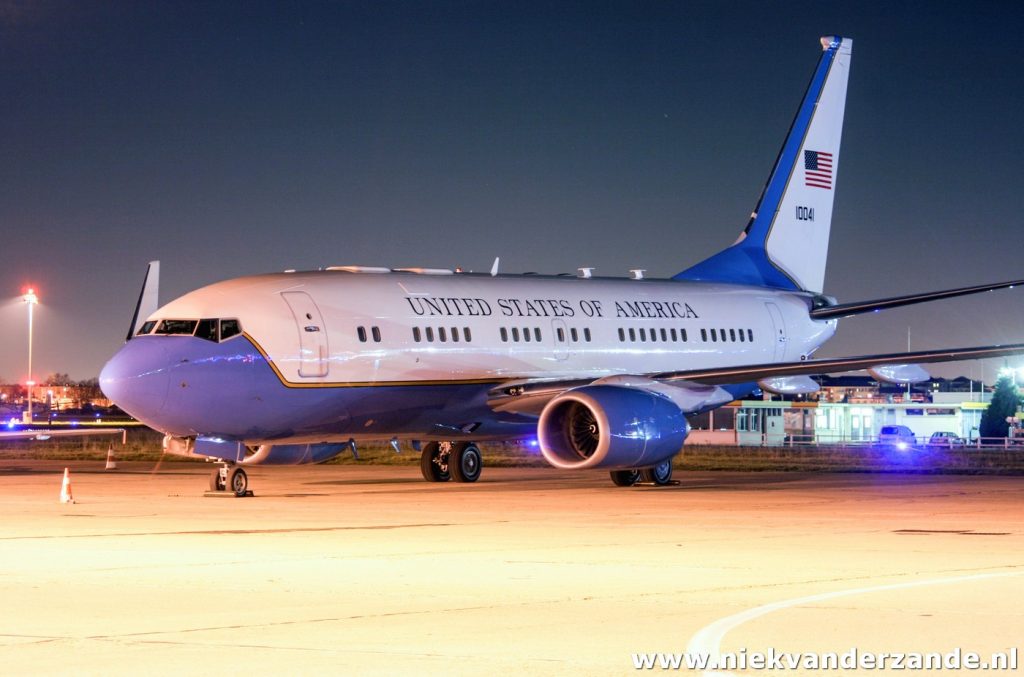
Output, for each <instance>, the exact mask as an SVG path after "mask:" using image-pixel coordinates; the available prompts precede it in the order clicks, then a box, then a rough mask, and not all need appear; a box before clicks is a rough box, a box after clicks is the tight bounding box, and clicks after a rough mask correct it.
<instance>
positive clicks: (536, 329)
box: [533, 327, 540, 343]
mask: <svg viewBox="0 0 1024 677" xmlns="http://www.w3.org/2000/svg"><path fill="white" fill-rule="evenodd" d="M533 338H535V339H537V343H540V327H534V328H533Z"/></svg>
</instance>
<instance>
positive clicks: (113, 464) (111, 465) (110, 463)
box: [104, 444, 117, 470]
mask: <svg viewBox="0 0 1024 677" xmlns="http://www.w3.org/2000/svg"><path fill="white" fill-rule="evenodd" d="M104 470H117V461H116V460H114V445H113V444H111V445H108V446H107V466H106V467H105V468H104Z"/></svg>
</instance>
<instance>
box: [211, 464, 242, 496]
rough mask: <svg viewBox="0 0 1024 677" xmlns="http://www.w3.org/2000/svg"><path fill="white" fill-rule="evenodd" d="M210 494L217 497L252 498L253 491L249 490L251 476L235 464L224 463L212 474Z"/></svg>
mask: <svg viewBox="0 0 1024 677" xmlns="http://www.w3.org/2000/svg"><path fill="white" fill-rule="evenodd" d="M210 492H213V494H214V495H217V496H227V495H234V496H237V497H238V498H242V497H244V496H252V491H250V490H249V476H248V475H247V474H246V473H245V471H244V470H242V469H241V468H239V467H238V466H236V465H235V464H234V463H226V462H222V463H221V464H220V465H219V466H218V467H217V468H214V469H213V472H211V473H210ZM208 495H209V494H208Z"/></svg>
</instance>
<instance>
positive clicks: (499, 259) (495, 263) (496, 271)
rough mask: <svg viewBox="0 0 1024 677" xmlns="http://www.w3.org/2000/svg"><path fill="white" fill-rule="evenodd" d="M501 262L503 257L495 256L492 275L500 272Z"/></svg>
mask: <svg viewBox="0 0 1024 677" xmlns="http://www.w3.org/2000/svg"><path fill="white" fill-rule="evenodd" d="M499 263H501V257H500V256H495V257H494V265H492V266H491V277H494V276H495V275H497V274H498V264H499Z"/></svg>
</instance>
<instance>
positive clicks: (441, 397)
mask: <svg viewBox="0 0 1024 677" xmlns="http://www.w3.org/2000/svg"><path fill="white" fill-rule="evenodd" d="M356 270H358V269H353V268H349V269H335V270H330V269H329V270H323V271H313V272H295V273H279V274H269V275H260V276H252V277H243V278H237V279H234V280H228V281H225V282H220V283H216V284H213V285H210V286H207V287H204V288H202V289H199V290H196V291H194V292H191V293H189V294H186V295H185V296H182V297H181V298H179V299H177V300H175V301H172V302H171V303H169V304H167V305H166V306H164V307H163V308H161V309H159V310H158V311H157V312H156V313H155V314H154V315H152V316H151V317H150V318H149V319H150V321H152V322H154V323H155V324H152V325H151V324H147V325H146V327H148V331H147V329H146V327H144V329H143V330H142V332H141V333H142V334H143V335H139V336H136V337H135V338H133V339H132V340H131V341H129V343H128V344H127V345H126V346H125V348H124V349H123V350H122V357H123V359H122V360H120V361H119V364H120V365H122V368H123V369H125V373H126V374H132V376H131V378H130V379H127V380H126V381H125V383H124V384H123V387H125V388H130V389H131V390H132V392H131V393H130V394H129V396H128V397H121V398H119V399H121V400H122V401H124V402H125V403H126V407H127V409H128V411H129V413H131V414H132V415H134V416H136V417H137V418H139V419H140V420H142V421H144V422H146V423H148V424H149V425H151V426H153V427H154V428H157V429H159V430H161V431H163V432H165V433H168V434H169V435H172V436H175V437H193V436H215V437H221V438H224V439H230V440H238V441H244V442H245V443H246V444H261V443H268V442H277V443H281V442H285V441H287V442H320V441H337V440H347V439H349V438H355V439H366V438H371V439H380V438H385V439H386V438H388V437H392V436H395V437H399V438H428V439H430V438H436V437H438V436H447V437H452V438H459V437H472V438H473V439H498V438H518V437H523V436H527V435H532V434H534V433H535V428H536V419H535V418H533V417H529V416H522V415H518V414H500V413H496V412H494V411H493V410H492V409H491V408H490V407H489V406H488V405H487V397H486V395H487V391H488V390H489V389H490V388H492V387H494V386H495V385H498V384H502V383H507V382H514V381H517V380H520V379H521V380H528V379H538V378H552V379H554V378H562V379H564V378H584V379H597V378H601V377H604V376H612V375H617V374H649V373H657V372H660V371H669V370H682V369H696V368H710V367H717V366H727V365H745V364H759V363H768V362H782V361H786V360H790V361H791V360H799V359H801V358H802V357H803V356H807V355H809V354H810V353H812V352H813V351H814V350H815V349H816V348H817V347H818V346H820V345H821V344H822V343H823V342H825V341H826V340H827V339H828V338H830V337H831V336H832V334H833V333H834V331H835V327H836V322H835V321H834V320H831V321H827V322H823V321H815V320H812V319H810V318H809V316H808V311H809V309H810V306H811V303H812V296H811V295H810V294H807V293H803V292H788V291H778V290H772V289H767V288H764V287H753V286H741V285H729V284H712V283H700V282H684V281H671V280H651V279H642V280H634V279H618V278H577V277H568V276H553V277H552V276H533V275H525V276H518V275H517V276H504V275H499V276H493V277H492V276H490V275H480V274H463V273H456V274H436V273H415V272H393V271H392V272H384V270H385V269H378V270H380V271H381V272H353V271H356ZM363 270H365V269H363ZM211 319H218V320H221V321H225V320H228V321H231V320H237V322H238V325H237V328H236V327H235V325H233V324H231V323H230V322H228V323H226V324H225V323H223V322H222V326H223V327H228V326H230V327H231V330H230V332H234V331H235V330H236V329H237V330H238V333H237V334H235V335H234V336H227V337H225V338H220V337H218V336H216V335H213V336H208V337H207V338H200V336H202V335H204V332H206V329H205V328H208V327H209V326H210V324H209V323H206V324H200V325H199V329H198V330H195V329H194V327H193V328H192V330H191V331H190V327H192V325H191V324H189V323H193V322H198V321H201V320H211ZM164 320H181V321H184V322H185V323H184V324H180V325H177V331H179V332H181V333H178V334H175V333H173V331H175V327H174V326H167V327H166V329H165V325H173V323H163V324H161V323H162V321H164ZM154 329H155V333H153V332H154ZM161 331H171V332H172V333H160V332H161ZM230 332H227V331H226V332H225V333H230ZM193 333H194V334H196V335H192V334H193ZM218 338H220V340H217V339H218ZM140 365H162V367H160V368H152V367H151V368H148V369H139V368H138V367H139V366H140ZM116 377H117V375H116V374H111V373H107V374H105V377H104V379H105V382H106V383H108V384H111V383H114V382H115V381H116V380H117V378H116ZM115 387H117V386H115ZM133 405H135V406H134V407H133ZM133 408H134V410H133Z"/></svg>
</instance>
